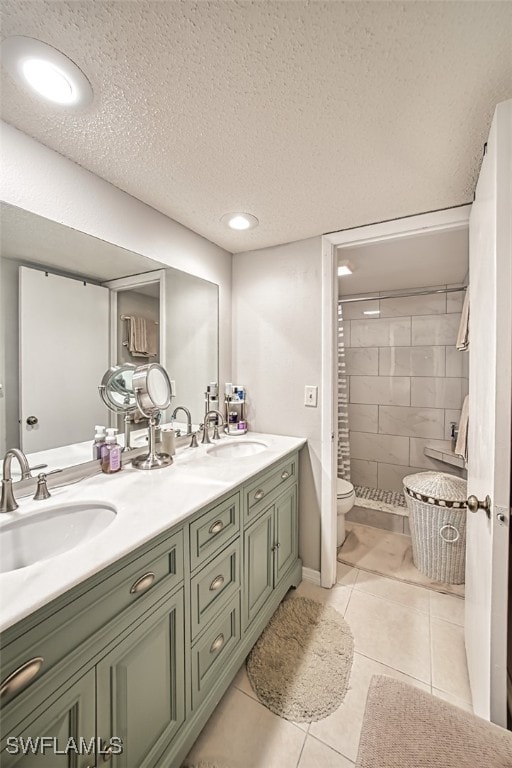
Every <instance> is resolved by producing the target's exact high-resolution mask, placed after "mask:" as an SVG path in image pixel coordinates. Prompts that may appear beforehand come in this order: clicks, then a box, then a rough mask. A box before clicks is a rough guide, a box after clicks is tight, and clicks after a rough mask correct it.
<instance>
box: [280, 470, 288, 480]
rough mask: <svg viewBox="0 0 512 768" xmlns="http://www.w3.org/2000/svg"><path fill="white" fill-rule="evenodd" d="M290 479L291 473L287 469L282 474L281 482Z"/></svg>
mask: <svg viewBox="0 0 512 768" xmlns="http://www.w3.org/2000/svg"><path fill="white" fill-rule="evenodd" d="M289 477H290V473H289V472H288V470H287V469H285V470H284V472H281V480H288V478H289Z"/></svg>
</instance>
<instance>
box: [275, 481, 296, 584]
mask: <svg viewBox="0 0 512 768" xmlns="http://www.w3.org/2000/svg"><path fill="white" fill-rule="evenodd" d="M274 510H275V513H274V514H275V528H274V535H275V539H274V544H275V551H274V586H277V585H278V583H279V582H280V581H281V579H282V578H283V576H284V575H285V574H286V571H287V570H288V568H290V566H291V564H292V563H293V562H294V561H295V560H296V559H297V557H298V549H299V542H298V535H297V486H293V488H291V489H290V490H289V491H288V492H287V493H285V494H283V495H282V496H281V497H280V498H279V499H277V501H276V503H275V505H274Z"/></svg>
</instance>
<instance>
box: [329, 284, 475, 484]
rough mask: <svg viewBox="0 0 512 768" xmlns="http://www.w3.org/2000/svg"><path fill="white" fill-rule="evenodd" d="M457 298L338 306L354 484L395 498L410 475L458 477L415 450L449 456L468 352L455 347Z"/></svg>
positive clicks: (442, 295) (459, 301)
mask: <svg viewBox="0 0 512 768" xmlns="http://www.w3.org/2000/svg"><path fill="white" fill-rule="evenodd" d="M439 287H441V286H439ZM415 290H422V289H421V288H417V289H415ZM389 293H390V292H389V291H388V292H386V295H389ZM343 298H350V297H349V296H348V295H346V296H343ZM463 299H464V293H463V292H457V293H440V294H431V295H428V296H414V297H408V298H403V297H402V298H398V297H396V298H392V299H381V300H380V299H377V300H374V301H365V302H357V303H354V304H344V305H343V317H344V341H345V347H346V349H345V355H346V358H345V359H346V371H347V377H348V396H349V406H348V410H349V428H350V457H351V461H350V468H351V481H352V483H353V484H354V485H366V486H368V487H370V488H382V489H387V490H396V491H400V490H402V479H403V478H404V477H405V476H406V475H408V474H411V473H413V472H421V471H425V470H426V469H435V470H439V471H441V472H450V473H451V474H458V473H459V470H458V469H457V468H455V467H452V466H449V465H447V464H444V463H441V462H438V461H436V460H435V459H431V458H429V457H428V456H425V455H424V452H423V449H424V448H425V446H430V447H432V448H437V449H438V450H442V451H444V452H446V451H449V450H450V442H451V441H450V428H451V422H452V421H455V422H456V423H457V425H458V422H459V417H460V409H461V406H462V401H463V399H464V396H465V395H466V394H467V376H468V371H467V368H468V353H467V352H459V351H458V350H457V349H456V348H455V341H456V338H457V332H458V328H459V322H460V313H461V308H462V302H463ZM365 311H374V312H377V311H378V312H379V314H378V315H377V314H376V315H364V312H365Z"/></svg>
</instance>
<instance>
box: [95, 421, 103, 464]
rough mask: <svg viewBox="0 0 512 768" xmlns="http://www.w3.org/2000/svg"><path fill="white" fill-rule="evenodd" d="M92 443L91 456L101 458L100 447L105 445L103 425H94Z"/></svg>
mask: <svg viewBox="0 0 512 768" xmlns="http://www.w3.org/2000/svg"><path fill="white" fill-rule="evenodd" d="M94 429H95V434H94V443H93V444H92V458H93V459H101V449H102V448H103V446H104V445H105V438H106V435H105V427H102V426H100V425H99V424H97V425H96V426H95V427H94Z"/></svg>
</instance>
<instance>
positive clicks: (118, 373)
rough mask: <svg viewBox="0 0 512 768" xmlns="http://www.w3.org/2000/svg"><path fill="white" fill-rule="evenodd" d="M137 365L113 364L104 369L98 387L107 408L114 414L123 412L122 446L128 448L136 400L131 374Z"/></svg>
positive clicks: (129, 446) (124, 448)
mask: <svg viewBox="0 0 512 768" xmlns="http://www.w3.org/2000/svg"><path fill="white" fill-rule="evenodd" d="M136 370H137V366H136V365H134V364H133V363H124V364H123V365H114V366H112V367H111V368H109V369H108V371H106V373H105V375H104V376H103V378H102V380H101V384H100V385H99V387H98V390H99V393H100V397H101V399H102V400H103V402H104V403H105V405H106V406H107V408H108V409H109V410H110V411H112V412H113V413H116V414H124V446H123V451H127V450H129V449H130V448H131V447H132V446H131V444H130V434H131V430H132V423H133V422H132V417H133V414H134V413H135V411H136V410H137V408H138V406H137V400H136V398H135V392H134V390H133V374H134V373H135V371H136Z"/></svg>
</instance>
